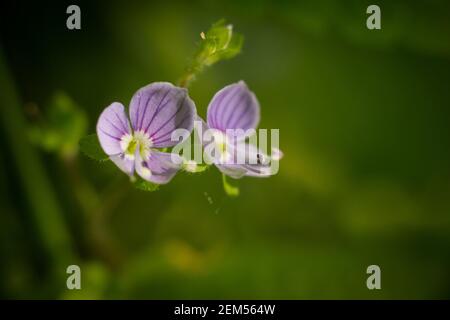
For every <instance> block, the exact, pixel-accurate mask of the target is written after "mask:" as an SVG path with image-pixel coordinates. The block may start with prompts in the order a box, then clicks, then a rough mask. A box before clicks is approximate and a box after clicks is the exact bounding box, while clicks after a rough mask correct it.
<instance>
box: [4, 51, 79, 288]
mask: <svg viewBox="0 0 450 320" xmlns="http://www.w3.org/2000/svg"><path fill="white" fill-rule="evenodd" d="M0 88H1V92H0V118H1V120H0V121H1V125H2V127H3V129H4V133H5V136H4V139H6V142H7V146H8V148H9V150H8V152H7V154H9V155H10V156H11V157H12V159H13V163H14V165H15V168H14V169H15V171H16V172H17V177H18V178H19V179H20V181H19V184H20V186H21V188H22V191H23V193H24V198H26V200H27V201H28V203H27V205H28V207H29V209H30V214H31V216H30V219H32V222H33V225H34V226H35V228H36V233H37V235H38V237H39V239H40V241H41V242H42V246H43V247H44V248H45V250H46V252H45V254H46V255H48V256H49V258H50V262H49V266H50V270H48V271H49V274H48V275H47V276H50V277H52V279H54V280H57V281H60V280H61V279H62V277H63V276H64V275H65V272H66V267H67V266H68V265H70V264H74V263H76V260H74V259H75V257H74V254H73V245H72V239H71V237H70V236H69V233H68V230H67V228H66V225H65V221H64V218H63V215H62V211H61V208H60V207H59V205H58V202H57V200H56V198H55V194H54V192H53V190H52V186H51V184H50V181H49V179H48V177H47V175H46V173H45V170H44V168H43V165H42V162H41V159H40V158H39V155H38V154H37V152H36V151H35V149H34V148H33V147H32V146H31V144H30V143H29V139H28V136H27V126H26V122H25V118H24V116H23V114H22V112H21V110H22V103H21V101H20V100H19V97H18V95H17V92H16V88H15V86H14V84H13V81H12V79H11V76H10V74H9V70H8V69H7V66H6V62H5V60H4V56H3V52H2V50H1V48H0ZM57 285H61V287H63V286H65V281H62V282H61V284H59V283H57Z"/></svg>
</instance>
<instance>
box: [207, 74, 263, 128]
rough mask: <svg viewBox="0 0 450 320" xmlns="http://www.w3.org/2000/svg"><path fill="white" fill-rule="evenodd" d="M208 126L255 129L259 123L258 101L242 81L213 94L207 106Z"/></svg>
mask: <svg viewBox="0 0 450 320" xmlns="http://www.w3.org/2000/svg"><path fill="white" fill-rule="evenodd" d="M207 122H208V126H209V127H210V128H214V129H218V130H221V131H224V132H225V130H226V129H242V130H248V129H255V128H256V127H257V126H258V123H259V103H258V100H257V99H256V96H255V95H254V94H253V92H251V91H250V90H249V89H248V87H247V85H246V84H245V82H244V81H239V82H238V83H234V84H231V85H228V86H226V87H225V88H223V89H222V90H220V91H219V92H217V93H216V94H215V96H214V97H213V99H212V100H211V102H210V104H209V106H208V112H207Z"/></svg>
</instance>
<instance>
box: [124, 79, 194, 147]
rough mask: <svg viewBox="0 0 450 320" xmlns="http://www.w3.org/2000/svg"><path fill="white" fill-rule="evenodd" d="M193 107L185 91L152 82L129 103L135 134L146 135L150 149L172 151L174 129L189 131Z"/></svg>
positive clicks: (192, 121)
mask: <svg viewBox="0 0 450 320" xmlns="http://www.w3.org/2000/svg"><path fill="white" fill-rule="evenodd" d="M195 115H196V109H195V104H194V102H193V101H192V100H191V98H189V96H188V92H187V90H186V89H184V88H180V87H176V86H174V85H173V84H171V83H169V82H155V83H152V84H149V85H148V86H145V87H143V88H141V89H139V90H138V91H137V92H136V93H135V94H134V96H133V98H132V99H131V102H130V119H131V125H132V127H133V129H134V131H144V132H146V133H148V135H149V136H150V139H151V141H152V145H153V146H154V147H157V148H165V147H171V146H174V145H175V144H177V142H178V141H171V134H172V132H173V131H174V130H175V129H186V130H188V131H189V132H191V131H192V128H193V125H194V117H195Z"/></svg>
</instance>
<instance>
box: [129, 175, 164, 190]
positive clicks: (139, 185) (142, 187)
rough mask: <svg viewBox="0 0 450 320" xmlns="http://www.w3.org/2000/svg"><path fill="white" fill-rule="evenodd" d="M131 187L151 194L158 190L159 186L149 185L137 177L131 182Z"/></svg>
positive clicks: (149, 183)
mask: <svg viewBox="0 0 450 320" xmlns="http://www.w3.org/2000/svg"><path fill="white" fill-rule="evenodd" d="M133 185H134V187H135V188H136V189H139V190H142V191H148V192H153V191H156V190H158V189H159V184H156V183H151V182H149V181H146V180H144V179H142V178H141V177H137V178H136V180H135V181H134V182H133Z"/></svg>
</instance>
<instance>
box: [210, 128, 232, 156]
mask: <svg viewBox="0 0 450 320" xmlns="http://www.w3.org/2000/svg"><path fill="white" fill-rule="evenodd" d="M213 137H214V144H215V149H216V150H217V152H218V153H219V154H218V155H217V156H218V160H219V161H220V162H227V160H228V158H229V157H230V155H229V150H227V149H228V143H229V139H228V137H227V135H226V134H225V133H223V132H221V131H218V130H217V131H214V133H213ZM217 156H216V158H217Z"/></svg>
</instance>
